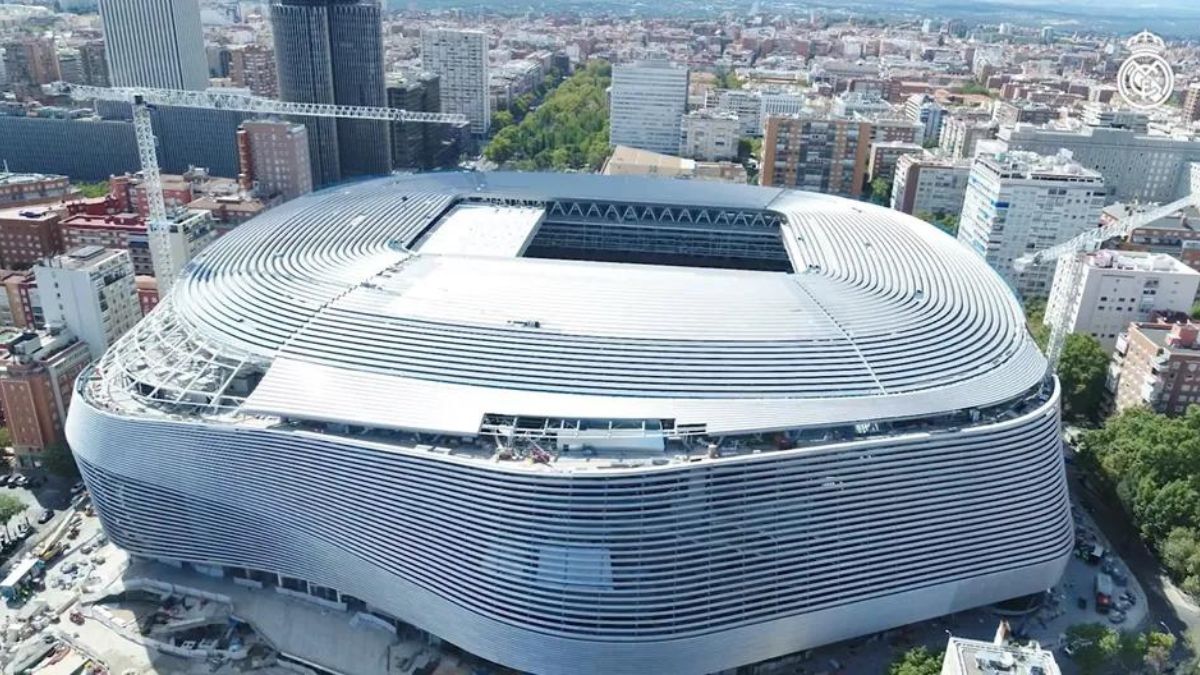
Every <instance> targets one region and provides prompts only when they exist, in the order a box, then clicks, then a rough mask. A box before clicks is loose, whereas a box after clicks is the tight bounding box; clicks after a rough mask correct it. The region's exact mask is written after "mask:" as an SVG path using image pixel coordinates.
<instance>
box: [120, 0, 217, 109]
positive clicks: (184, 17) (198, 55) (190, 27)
mask: <svg viewBox="0 0 1200 675" xmlns="http://www.w3.org/2000/svg"><path fill="white" fill-rule="evenodd" d="M100 19H101V21H102V22H103V24H104V45H105V56H106V60H107V62H108V72H109V79H110V80H111V81H112V84H113V86H116V87H158V88H160V89H196V90H200V89H204V88H206V87H208V67H207V63H208V61H207V59H206V57H205V52H204V34H203V32H201V29H200V7H199V5H198V3H197V0H101V1H100Z"/></svg>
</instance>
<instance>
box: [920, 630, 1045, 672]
mask: <svg viewBox="0 0 1200 675" xmlns="http://www.w3.org/2000/svg"><path fill="white" fill-rule="evenodd" d="M946 660H947V662H948V663H947V665H950V666H952V667H953V668H954V669H947V668H945V667H943V669H942V672H943V673H944V674H946V673H948V675H1061V674H1062V671H1060V670H1059V668H1058V663H1057V662H1056V661H1055V660H1054V654H1053V653H1052V652H1050V651H1047V650H1045V649H1042V648H1041V647H1039V646H1037V645H1033V646H1029V647H1023V646H1020V645H996V644H993V643H991V642H983V641H981V640H966V639H963V638H958V637H952V638H950V642H949V644H947V645H946Z"/></svg>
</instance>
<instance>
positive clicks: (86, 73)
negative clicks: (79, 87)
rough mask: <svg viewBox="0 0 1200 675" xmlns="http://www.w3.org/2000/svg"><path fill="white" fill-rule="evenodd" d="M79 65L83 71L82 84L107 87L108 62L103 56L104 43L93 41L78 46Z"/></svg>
mask: <svg viewBox="0 0 1200 675" xmlns="http://www.w3.org/2000/svg"><path fill="white" fill-rule="evenodd" d="M79 63H80V67H81V68H82V69H83V83H84V84H87V85H91V86H93V87H107V86H109V79H108V60H107V58H106V57H105V56H104V42H103V41H100V40H93V41H91V42H85V43H84V44H82V45H79Z"/></svg>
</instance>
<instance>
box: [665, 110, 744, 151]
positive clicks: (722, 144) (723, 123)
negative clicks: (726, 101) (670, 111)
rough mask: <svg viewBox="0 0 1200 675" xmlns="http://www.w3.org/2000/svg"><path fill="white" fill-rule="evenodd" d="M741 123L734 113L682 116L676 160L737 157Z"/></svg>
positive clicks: (708, 111) (706, 113) (701, 111)
mask: <svg viewBox="0 0 1200 675" xmlns="http://www.w3.org/2000/svg"><path fill="white" fill-rule="evenodd" d="M740 132H741V121H740V119H739V118H738V116H737V113H733V112H721V111H718V110H696V111H694V112H691V113H688V114H687V115H684V116H683V120H682V124H681V135H682V139H681V140H680V143H679V156H680V157H686V158H688V159H695V160H699V161H702V162H721V161H729V160H732V159H734V158H736V157H737V152H738V139H739V138H741V133H740Z"/></svg>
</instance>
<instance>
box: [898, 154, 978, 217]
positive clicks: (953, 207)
mask: <svg viewBox="0 0 1200 675" xmlns="http://www.w3.org/2000/svg"><path fill="white" fill-rule="evenodd" d="M893 173H894V178H893V180H892V202H891V207H892V208H893V209H895V210H897V211H903V212H904V213H909V214H913V215H916V214H919V213H921V214H924V213H929V214H932V215H935V216H945V215H947V214H952V215H959V214H961V213H962V207H963V199H964V198H965V197H966V194H967V179H968V178H969V176H970V175H971V160H966V159H952V158H950V157H946V156H943V155H932V154H928V153H925V154H907V155H902V156H901V157H900V158H899V159H897V160H896V167H895V170H894V172H893Z"/></svg>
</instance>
